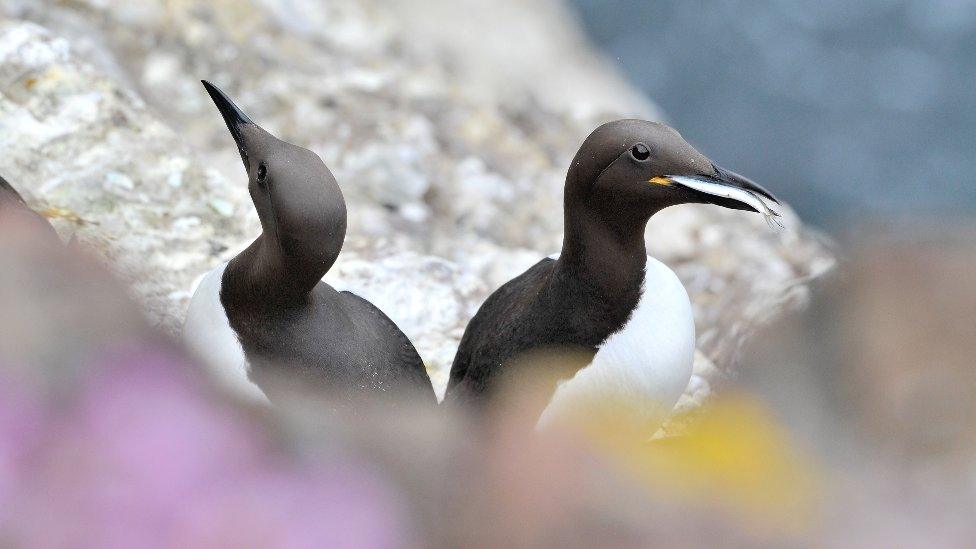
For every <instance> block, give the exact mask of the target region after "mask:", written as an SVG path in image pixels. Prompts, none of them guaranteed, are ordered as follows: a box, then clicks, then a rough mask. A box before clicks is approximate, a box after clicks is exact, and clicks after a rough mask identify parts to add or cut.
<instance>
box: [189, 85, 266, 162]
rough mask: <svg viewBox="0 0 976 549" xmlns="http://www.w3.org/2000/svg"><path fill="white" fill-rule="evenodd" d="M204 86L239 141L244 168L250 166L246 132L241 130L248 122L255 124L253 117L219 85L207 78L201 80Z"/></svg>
mask: <svg viewBox="0 0 976 549" xmlns="http://www.w3.org/2000/svg"><path fill="white" fill-rule="evenodd" d="M200 82H202V83H203V87H204V88H206V89H207V93H209V94H210V98H211V99H213V102H214V104H215V105H217V110H219V111H220V115H221V116H223V117H224V123H225V124H227V129H228V130H230V134H231V135H232V136H233V137H234V141H235V142H236V143H237V150H238V152H240V153H241V160H242V161H244V168H245V169H247V168H248V163H247V147H246V146H245V143H244V134H243V132H242V131H241V130H242V129H243V128H244V126H247V125H248V124H254V122H251V119H250V118H248V116H247V115H246V114H244V111H242V110H241V109H240V108H239V107H238V106H237V105H235V104H234V102H233V101H231V100H230V97H227V94H226V93H224V92H222V91H220V89H219V88H218V87H217V86H214V85H213V84H211V83H210V82H207V81H206V80H201V81H200Z"/></svg>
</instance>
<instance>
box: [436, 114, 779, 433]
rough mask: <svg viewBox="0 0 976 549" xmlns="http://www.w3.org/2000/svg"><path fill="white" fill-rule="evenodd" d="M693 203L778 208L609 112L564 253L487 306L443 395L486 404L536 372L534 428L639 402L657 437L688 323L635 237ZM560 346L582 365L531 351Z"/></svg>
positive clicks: (686, 307) (690, 347) (575, 170)
mask: <svg viewBox="0 0 976 549" xmlns="http://www.w3.org/2000/svg"><path fill="white" fill-rule="evenodd" d="M688 203H707V204H715V205H718V206H722V207H725V208H732V209H737V210H746V211H752V212H758V213H760V214H762V215H763V216H765V217H766V218H767V221H769V220H775V218H776V217H777V216H778V215H779V214H778V213H776V211H775V210H774V209H773V207H772V206H771V204H778V201H777V200H776V198H774V197H773V195H772V194H770V193H769V191H767V190H765V189H763V188H762V187H760V186H759V185H757V184H756V183H754V182H752V181H750V180H749V179H746V178H745V177H742V176H740V175H737V174H735V173H733V172H731V171H728V170H725V169H722V168H719V167H718V166H716V165H715V164H713V163H712V162H711V161H710V160H709V159H708V158H706V157H705V156H704V155H703V154H701V153H700V152H698V151H697V150H695V148H694V147H692V146H691V145H690V144H688V142H686V141H685V140H684V139H683V138H682V137H681V135H679V134H678V132H677V131H675V130H674V129H672V128H670V127H668V126H666V125H664V124H659V123H654V122H647V121H643V120H618V121H615V122H610V123H608V124H604V125H603V126H600V127H599V128H597V129H596V130H594V131H593V133H591V134H590V136H589V137H587V138H586V140H585V141H584V142H583V145H582V146H581V147H580V149H579V152H577V154H576V156H575V158H574V159H573V162H572V164H571V165H570V167H569V170H568V172H567V175H566V184H565V189H564V203H563V213H564V220H565V221H564V237H563V246H562V251H561V252H560V254H558V256H553V257H549V258H546V259H542V260H541V261H539V262H538V263H537V264H535V265H534V266H533V267H531V268H529V270H527V271H526V272H524V273H523V274H522V275H520V276H518V277H516V278H514V279H512V280H511V281H509V282H508V283H506V284H504V285H503V286H502V287H500V288H499V289H498V290H496V291H495V292H494V293H493V294H492V295H491V296H490V297H489V298H488V299H487V300H486V301H485V303H484V304H482V306H481V308H480V309H479V311H478V312H477V314H476V315H475V316H474V318H473V319H472V320H471V322H470V323H469V324H468V326H467V329H466V330H465V332H464V336H463V338H462V340H461V344H460V347H459V348H458V352H457V355H456V356H455V359H454V364H453V366H452V368H451V377H450V381H449V384H448V389H447V393H446V396H445V402H448V403H468V404H470V403H477V404H482V405H483V404H484V403H485V402H487V401H488V400H489V399H488V397H490V396H492V395H493V394H495V393H496V390H497V388H498V387H499V385H501V381H502V380H506V383H505V385H506V386H507V387H514V388H515V390H518V388H519V386H520V385H519V384H520V379H528V377H523V376H530V377H533V378H539V377H540V375H541V377H542V378H544V379H545V381H544V382H543V383H542V386H543V387H544V389H543V391H542V394H543V398H542V399H540V401H539V403H538V405H539V407H538V410H536V411H537V412H538V414H539V416H541V419H542V422H543V423H549V422H551V421H555V420H557V419H558V418H560V417H564V416H566V415H567V414H569V413H572V411H573V410H578V409H580V408H581V407H582V406H584V405H590V404H603V403H607V402H613V403H614V404H615V405H618V404H622V405H625V406H626V407H627V408H628V409H632V410H635V411H636V413H637V414H639V415H640V417H641V421H644V422H645V423H646V424H647V428H648V430H649V433H653V432H654V430H656V428H657V425H659V424H660V422H661V421H662V420H663V418H664V417H665V416H666V415H667V413H668V412H669V411H670V410H671V408H672V407H673V406H674V404H675V403H676V402H677V400H678V397H680V395H681V393H682V392H683V390H684V389H685V387H686V386H687V383H688V381H689V378H690V376H691V372H692V361H693V357H694V350H695V325H694V318H693V316H692V309H691V304H690V301H689V299H688V294H687V292H686V291H685V289H684V287H683V286H682V284H681V282H680V281H679V280H678V278H677V276H676V275H675V274H674V273H673V272H672V271H671V269H669V268H668V267H667V266H665V265H664V264H663V263H661V262H659V261H657V260H655V259H653V258H650V257H648V256H647V251H646V247H645V241H644V238H645V235H644V232H645V227H646V226H647V222H648V220H649V219H650V218H651V216H653V215H654V214H655V213H657V212H659V211H661V210H662V209H664V208H667V207H670V206H676V205H679V204H688ZM652 238H653V236H652ZM565 351H570V354H572V355H573V356H576V357H578V360H568V361H565V360H564V361H553V360H535V361H533V360H526V357H533V356H535V357H538V356H542V355H548V356H568V355H566V354H565ZM556 362H561V363H562V367H558V366H554V365H553V364H554V363H556ZM530 374H531V375H530ZM534 381H537V379H535V380H534ZM532 385H533V387H534V388H538V387H539V385H538V384H537V383H533V384H532Z"/></svg>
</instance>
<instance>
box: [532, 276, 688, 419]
mask: <svg viewBox="0 0 976 549" xmlns="http://www.w3.org/2000/svg"><path fill="white" fill-rule="evenodd" d="M694 358H695V321H694V317H693V316H692V310H691V301H690V300H689V299H688V293H687V292H686V291H685V288H684V286H682V284H681V281H680V280H678V277H677V275H675V274H674V272H672V271H671V269H669V268H668V267H667V266H666V265H664V264H663V263H661V262H660V261H658V260H656V259H654V258H652V257H648V258H647V267H646V268H645V277H644V287H643V288H642V292H641V298H640V301H639V302H638V304H637V308H636V309H634V311H633V313H631V316H630V318H629V319H628V320H627V323H626V324H625V325H624V327H623V328H622V329H621V330H620V331H618V332H616V333H614V334H612V335H610V337H608V338H607V339H606V340H605V341H604V342H603V343H601V344H600V346H599V350H598V351H597V353H596V355H594V357H593V361H592V362H590V364H588V365H587V366H586V367H584V368H582V369H581V370H579V371H578V372H577V373H576V375H575V376H573V377H572V378H571V379H568V380H566V381H564V382H562V383H560V384H559V386H558V387H557V388H556V392H555V394H554V395H553V397H552V400H550V402H549V405H548V406H547V407H546V409H545V410H544V411H543V413H542V416H541V417H540V419H539V424H538V425H539V426H540V427H544V426H546V425H549V424H552V423H558V422H561V421H566V420H570V421H571V420H572V418H573V417H576V415H577V414H580V413H586V410H587V409H590V410H606V409H607V408H608V407H609V408H612V409H615V410H616V409H620V410H621V411H625V413H627V414H629V415H630V417H628V418H627V419H628V420H633V421H635V422H636V425H637V426H638V428H640V429H641V430H642V432H643V431H644V430H645V429H646V432H647V436H648V437H650V436H651V435H653V434H654V432H655V431H656V430H657V428H658V427H659V426H660V425H661V422H662V421H664V419H665V417H666V416H667V414H668V413H669V412H670V411H671V409H672V408H673V407H674V405H675V404H676V403H677V402H678V398H679V397H681V393H682V392H683V391H684V389H685V387H687V385H688V380H689V379H690V378H691V371H692V363H693V362H694Z"/></svg>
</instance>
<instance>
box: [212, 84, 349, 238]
mask: <svg viewBox="0 0 976 549" xmlns="http://www.w3.org/2000/svg"><path fill="white" fill-rule="evenodd" d="M203 86H204V87H205V88H206V89H207V92H208V93H209V94H210V97H211V98H212V99H213V102H214V103H215V104H216V105H217V109H218V110H219V111H220V114H221V115H222V116H223V118H224V122H225V123H226V124H227V129H228V130H230V133H231V135H232V136H233V137H234V141H235V142H236V143H237V149H238V151H239V152H240V154H241V160H242V161H243V162H244V169H245V170H246V171H247V176H248V190H249V192H250V194H251V200H252V201H253V202H254V207H255V208H256V209H257V211H258V217H259V218H260V219H261V227H262V228H263V229H264V232H265V234H269V235H273V236H274V238H276V239H278V241H279V242H280V243H281V244H282V246H283V248H284V249H286V250H287V249H292V248H299V247H300V248H302V249H308V248H309V247H310V246H312V247H314V245H315V244H318V243H314V242H307V241H308V240H310V239H313V238H327V237H330V236H331V237H337V238H338V241H339V243H340V244H341V242H342V239H343V237H344V234H345V226H346V207H345V201H344V200H343V197H342V192H341V191H340V190H339V185H338V184H337V183H336V180H335V177H334V176H333V175H332V172H331V171H329V168H328V167H327V166H326V165H325V163H324V162H322V159H321V158H319V156H318V155H317V154H315V153H314V152H312V151H310V150H308V149H305V148H303V147H299V146H297V145H292V144H291V143H288V142H285V141H282V140H280V139H278V138H277V137H275V136H273V135H271V134H270V133H268V132H267V131H265V130H264V129H262V128H261V127H260V126H258V125H257V124H255V123H254V122H252V121H251V119H250V118H249V117H248V116H247V115H246V114H244V112H243V111H241V109H240V108H239V107H238V106H237V105H235V104H234V102H233V101H231V99H230V98H229V97H228V96H227V94H225V93H224V92H222V91H221V90H220V89H218V88H217V87H216V86H214V85H213V84H211V83H210V82H207V81H206V80H204V81H203ZM334 233H341V234H334ZM322 244H326V247H330V246H328V243H322ZM320 245H321V244H320ZM336 253H338V250H336Z"/></svg>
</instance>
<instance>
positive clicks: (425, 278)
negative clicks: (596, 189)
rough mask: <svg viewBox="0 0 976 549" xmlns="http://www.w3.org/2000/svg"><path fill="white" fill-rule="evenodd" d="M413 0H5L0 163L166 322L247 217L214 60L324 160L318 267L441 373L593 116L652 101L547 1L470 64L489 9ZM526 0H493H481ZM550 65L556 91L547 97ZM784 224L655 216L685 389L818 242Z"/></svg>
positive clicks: (548, 207)
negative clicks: (342, 221)
mask: <svg viewBox="0 0 976 549" xmlns="http://www.w3.org/2000/svg"><path fill="white" fill-rule="evenodd" d="M421 4H422V5H420V6H418V5H416V4H414V3H406V2H395V3H393V4H391V5H389V6H384V5H381V4H380V3H379V2H373V1H357V2H352V1H342V2H328V3H320V2H313V1H311V0H291V1H285V0H244V1H231V0H218V1H213V2H193V1H190V0H183V1H168V2H164V1H162V0H155V1H149V0H147V1H145V2H128V1H123V0H98V1H95V0H73V1H61V2H57V1H49V2H39V1H37V0H30V1H25V0H0V14H3V16H4V17H6V19H5V20H4V21H3V22H0V150H3V151H4V154H3V155H2V157H0V173H2V174H3V175H4V176H5V177H6V178H7V179H8V180H9V181H11V183H13V184H14V185H16V186H18V188H20V189H21V191H22V192H23V194H24V195H25V197H26V198H27V199H28V201H29V202H30V203H31V204H32V205H34V206H35V207H37V208H38V209H43V210H48V211H49V213H50V214H51V215H54V216H56V217H59V218H60V219H56V220H55V222H56V224H57V228H58V229H59V231H61V233H62V235H63V236H65V237H68V236H69V235H75V234H76V235H77V236H78V237H79V238H80V239H81V240H82V241H85V242H88V243H91V244H93V245H94V246H95V247H96V248H97V249H99V250H100V251H102V252H103V253H104V255H105V256H106V257H107V258H109V259H110V260H111V262H112V264H113V265H115V267H116V270H117V271H118V272H119V273H120V274H121V275H122V276H123V278H124V279H125V280H126V281H128V282H129V283H130V284H131V287H132V289H133V292H134V294H135V295H136V296H138V297H139V298H140V299H141V301H142V302H143V303H144V304H145V305H146V311H147V315H148V316H149V318H150V320H151V321H152V322H153V323H155V324H157V325H159V326H162V327H163V328H164V329H166V330H167V331H169V332H170V333H175V332H176V331H177V329H178V326H179V324H180V322H181V318H182V314H183V310H184V309H185V307H186V303H187V300H188V298H189V295H190V289H191V287H192V282H193V280H194V279H196V278H198V277H199V276H200V275H201V274H202V273H203V272H205V271H206V270H207V269H209V268H211V267H212V266H213V265H215V264H216V263H218V262H220V261H222V260H226V259H227V258H229V257H231V256H233V254H234V253H235V252H236V251H237V250H239V249H240V248H241V247H243V246H244V245H246V244H247V242H248V241H249V240H250V239H251V238H253V237H254V236H255V235H256V234H257V233H258V231H259V225H258V222H257V217H256V215H255V213H254V211H253V208H252V206H251V204H250V199H249V197H248V194H247V189H246V185H245V184H244V176H243V170H242V169H241V167H240V161H239V158H238V156H237V152H236V150H235V148H234V146H233V143H232V141H231V138H230V137H229V135H228V134H227V132H226V130H225V129H224V127H223V124H222V122H221V120H220V117H219V116H218V115H217V113H216V111H215V109H214V108H213V106H212V104H211V103H210V100H209V98H208V97H207V95H206V94H205V93H204V91H203V89H202V88H201V87H200V85H199V79H201V78H207V79H209V80H212V81H214V82H215V83H217V84H218V85H220V86H221V87H222V88H224V89H225V90H226V91H227V92H228V93H230V94H231V96H232V97H234V98H235V99H236V100H237V101H238V103H239V104H240V105H241V106H242V107H243V108H244V109H245V110H246V111H247V112H248V113H249V114H250V115H251V117H252V118H253V119H254V120H255V121H257V122H258V123H259V124H261V125H262V126H264V127H265V128H266V129H268V130H269V131H271V132H273V133H276V134H278V135H280V136H282V137H283V138H284V139H286V140H289V141H291V142H293V143H296V144H300V145H302V146H305V147H307V148H310V149H312V150H314V151H316V152H317V153H319V154H320V155H321V156H322V157H323V158H324V159H325V160H326V162H327V163H328V164H329V166H330V167H331V168H332V170H333V172H334V173H335V175H336V177H337V179H338V181H339V183H340V185H341V186H342V189H343V192H344V194H345V196H346V199H347V202H348V206H349V212H350V219H349V237H348V239H347V245H346V248H345V250H344V252H343V254H342V256H341V258H340V262H339V264H338V265H337V267H336V269H335V272H334V273H330V275H329V277H328V279H330V280H335V281H341V282H342V283H343V284H345V285H346V286H349V287H352V288H354V289H357V290H359V291H361V292H362V293H364V294H365V295H366V297H369V298H371V299H373V300H374V301H375V302H376V303H377V304H378V305H379V306H380V307H381V308H383V309H384V310H385V311H386V312H387V313H388V314H389V315H390V316H391V317H393V318H394V320H396V321H397V322H398V323H399V324H400V325H401V327H403V329H404V330H405V331H406V332H407V334H408V335H409V336H410V337H411V338H412V339H413V341H414V342H415V343H416V344H417V346H418V348H419V350H420V352H421V354H422V355H423V356H424V358H425V360H426V361H427V363H428V366H429V369H430V371H431V374H432V378H433V379H434V380H435V383H436V384H437V388H438V391H439V392H440V390H442V387H443V384H444V383H445V382H446V377H447V369H448V368H449V367H450V360H451V358H452V356H453V351H454V348H455V347H456V344H457V341H458V339H459V337H460V334H461V331H462V330H463V327H464V325H465V323H466V322H467V320H468V318H470V316H471V314H473V312H474V310H476V308H477V306H478V305H479V304H480V302H481V301H482V300H483V299H484V297H485V296H486V295H487V293H488V292H489V291H491V290H492V289H494V288H495V287H497V286H498V285H499V284H500V283H502V282H504V281H505V280H507V279H508V278H510V277H511V276H513V275H515V274H517V273H518V272H520V271H521V270H522V269H524V268H525V267H527V266H528V265H531V264H532V263H534V262H535V261H537V260H538V259H539V258H540V257H542V256H545V255H548V254H550V253H551V252H553V251H556V250H558V248H559V244H560V240H561V230H562V210H561V206H562V196H561V189H562V182H563V176H564V174H565V170H566V167H567V166H568V163H569V160H570V159H571V157H572V155H573V154H574V153H575V151H576V148H577V147H578V146H579V143H580V142H581V141H582V139H583V138H584V137H585V136H586V134H587V133H589V131H590V130H592V129H593V128H594V127H596V125H598V124H599V123H601V122H603V121H606V120H609V119H613V118H619V117H622V116H642V117H647V118H653V117H656V116H657V115H656V113H655V111H654V108H653V106H651V105H650V104H648V103H647V102H646V101H644V100H641V99H640V98H638V96H637V95H636V94H634V93H633V92H632V91H631V90H630V89H629V88H628V87H627V86H626V84H624V83H623V82H622V81H620V80H619V79H616V76H615V75H614V73H613V71H612V70H611V69H609V68H608V67H607V65H606V64H604V63H602V62H600V60H599V58H598V57H597V56H596V55H595V54H594V53H593V52H592V51H589V50H588V47H587V45H586V43H585V41H583V40H582V39H581V38H580V36H579V32H578V30H576V29H574V28H573V27H572V24H571V23H572V21H571V19H570V18H569V17H568V16H566V15H565V13H564V12H562V11H561V7H560V6H559V4H558V3H555V2H546V3H545V8H544V9H545V10H553V11H551V13H560V14H562V15H561V16H560V17H556V18H552V17H538V16H537V17H525V18H524V19H522V20H521V23H520V25H521V26H520V27H519V30H518V32H519V33H522V34H528V35H533V36H540V37H548V39H549V40H550V41H551V43H553V44H560V45H562V46H561V49H554V48H551V47H549V48H547V47H544V45H545V44H546V43H547V42H546V41H541V42H539V43H536V44H534V45H533V46H532V47H527V48H526V55H525V56H524V58H521V59H520V60H519V63H517V64H506V63H505V59H506V56H509V57H510V55H511V54H509V53H506V51H507V50H505V49H504V48H502V49H494V50H492V51H493V52H495V53H494V54H491V55H489V54H485V55H483V56H478V57H476V58H475V60H476V62H477V63H476V64H477V69H472V68H471V67H465V65H464V59H465V56H466V55H474V54H471V53H470V52H476V51H480V50H479V48H478V47H477V46H478V43H479V42H478V41H480V40H481V39H480V38H478V36H477V35H480V36H495V37H498V36H505V29H504V28H501V27H502V26H503V25H504V24H505V23H506V19H505V17H500V16H497V17H483V18H480V19H473V18H472V19H463V18H465V17H466V15H465V13H466V12H465V11H464V10H457V9H444V10H443V11H442V12H441V13H442V14H443V15H442V16H441V19H442V26H450V25H451V23H452V21H451V20H450V18H458V25H462V24H463V25H465V26H466V27H467V28H472V27H471V26H472V25H474V27H473V28H477V29H478V30H479V31H480V32H479V33H474V32H471V33H465V34H467V35H470V42H463V41H462V40H459V39H458V36H459V35H458V34H457V33H455V34H450V33H448V34H446V35H438V34H436V33H431V32H426V31H423V28H422V27H419V26H418V24H416V23H411V22H410V19H409V18H406V17H405V16H403V13H404V10H409V9H416V10H421V9H424V6H425V5H427V4H430V5H431V6H434V7H437V8H438V9H443V7H444V3H443V2H440V1H438V0H425V1H424V2H422V3H421ZM409 6H412V7H409ZM525 6H528V4H524V5H523V4H521V3H518V2H514V1H505V2H502V3H501V4H499V11H497V12H496V13H499V14H510V16H513V17H514V16H516V15H518V14H519V10H528V9H529V8H528V7H525ZM432 9H433V8H432ZM472 21H475V22H474V23H473V22H472ZM418 29H419V30H418ZM421 31H423V32H421ZM540 44H541V45H540ZM499 52H500V53H499ZM559 53H561V56H560V57H559V59H558V60H554V59H551V57H552V56H554V55H557V54H559ZM574 54H578V55H574ZM459 60H460V61H459ZM493 63H494V65H493ZM533 63H536V64H539V65H542V66H541V67H539V68H538V71H537V72H538V73H539V74H547V72H549V71H552V70H554V69H553V67H560V68H561V69H560V71H559V76H558V78H557V79H553V80H552V81H550V82H547V83H540V82H539V81H538V80H537V79H532V78H529V76H530V75H531V74H533V71H532V70H531V68H532V64H533ZM597 81H599V82H601V84H600V85H599V86H596V87H594V86H593V85H592V82H597ZM559 88H564V89H572V90H574V95H573V96H572V100H567V101H563V102H559V101H555V100H553V99H552V97H553V94H554V93H556V92H555V91H554V90H558V89H559ZM704 152H705V153H706V154H707V153H708V151H704ZM733 168H734V166H733ZM764 183H766V184H767V185H768V186H770V187H772V188H773V189H774V190H775V188H776V183H775V182H764ZM786 224H787V227H788V230H786V231H783V232H780V233H776V232H772V231H770V230H769V229H768V228H767V227H766V225H765V224H764V223H763V221H762V219H761V218H759V216H751V215H747V214H743V213H739V212H731V211H724V210H720V209H718V208H709V207H695V206H685V207H680V208H673V209H671V210H667V211H665V212H662V213H661V214H659V215H658V216H655V218H654V219H653V220H652V222H651V223H650V226H649V228H648V244H649V249H650V251H651V253H652V254H654V255H655V256H656V257H658V258H660V259H661V260H663V261H665V262H666V263H668V264H669V265H670V266H671V267H672V268H674V269H675V271H676V272H677V273H678V274H679V276H680V277H681V278H682V280H683V281H684V282H685V284H686V287H687V288H688V291H689V293H690V294H691V296H692V300H693V302H694V306H695V314H696V318H697V323H698V333H699V337H698V339H699V348H700V349H701V351H702V356H701V357H700V360H699V361H698V362H699V364H698V365H697V366H696V379H695V380H694V381H693V383H692V387H690V388H689V392H688V394H686V396H685V399H684V400H683V401H682V404H681V405H680V406H683V407H684V408H683V409H690V408H693V407H694V406H695V405H696V404H697V403H698V402H700V400H701V399H702V398H704V397H705V396H707V394H708V393H709V383H710V382H711V381H713V380H714V379H715V378H716V377H718V376H720V375H721V374H720V372H723V371H728V370H729V368H731V367H732V365H733V364H734V360H735V355H736V351H737V349H738V348H739V346H740V345H741V343H742V342H743V341H744V339H745V338H746V337H747V336H748V335H749V334H750V332H751V331H752V330H753V329H755V328H756V327H757V326H759V325H761V324H763V323H765V322H769V321H770V320H772V319H774V318H775V317H776V316H777V315H779V314H781V313H782V312H784V311H785V310H787V309H790V308H793V307H797V306H801V305H802V304H804V303H805V301H806V297H807V291H808V290H807V284H808V282H809V281H810V280H811V279H812V278H814V277H816V276H817V275H819V274H820V273H822V272H824V271H825V270H826V269H828V268H829V267H830V266H831V265H832V259H831V257H830V255H829V254H828V253H827V252H826V251H825V248H824V246H823V245H822V244H821V242H820V241H819V239H818V238H817V237H816V236H814V235H811V234H810V233H809V232H807V231H806V230H804V229H803V228H802V226H801V224H800V222H799V221H798V220H797V219H796V218H795V216H792V215H790V214H787V221H786ZM706 357H707V358H706ZM711 364H715V365H717V367H716V366H711Z"/></svg>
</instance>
